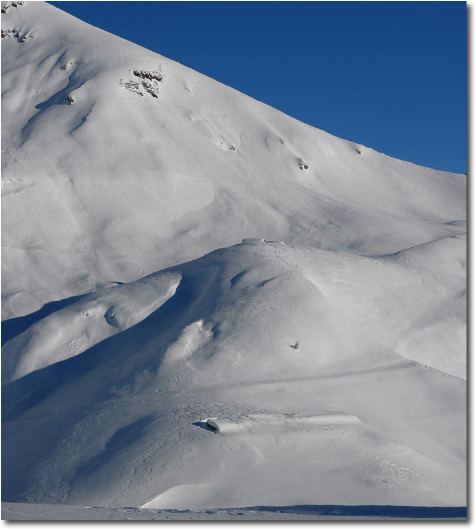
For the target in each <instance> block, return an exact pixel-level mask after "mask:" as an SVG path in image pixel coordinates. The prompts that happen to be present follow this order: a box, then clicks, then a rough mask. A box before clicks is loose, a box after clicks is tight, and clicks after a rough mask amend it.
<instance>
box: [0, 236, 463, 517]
mask: <svg viewBox="0 0 476 529" xmlns="http://www.w3.org/2000/svg"><path fill="white" fill-rule="evenodd" d="M430 248H431V247H430ZM415 252H417V253H418V259H415V260H413V255H414V254H415ZM423 253H424V252H422V251H421V250H414V251H413V252H412V251H410V252H409V255H405V257H402V256H393V255H392V256H387V257H379V258H365V257H359V256H355V255H353V254H349V253H342V252H332V251H324V250H316V249H312V248H297V247H296V248H294V247H290V246H288V245H285V244H282V243H280V242H266V241H264V240H262V239H261V240H259V239H254V240H249V239H248V240H246V241H245V242H244V243H243V244H239V245H235V246H232V247H230V248H225V249H221V250H217V251H215V252H212V253H211V254H208V255H206V256H204V257H202V258H200V259H198V260H196V261H191V262H189V263H185V264H183V265H179V266H177V267H173V268H171V269H168V270H165V271H162V272H159V273H157V274H152V275H151V276H149V277H147V278H145V279H144V280H142V281H139V282H133V283H131V284H127V285H119V286H117V287H113V288H109V289H105V290H102V291H98V292H96V293H94V294H92V295H90V296H87V297H84V298H81V299H80V300H78V301H76V303H74V304H72V305H70V306H68V307H67V308H65V309H61V310H59V311H57V312H54V313H52V314H51V315H49V316H47V317H46V318H44V320H40V321H38V322H37V323H36V324H34V325H33V326H32V327H31V328H30V329H29V330H27V331H25V332H24V333H23V335H26V336H30V335H33V332H32V330H33V329H37V330H36V331H35V334H37V335H38V336H39V337H43V339H44V342H43V343H44V345H45V349H44V350H45V357H47V353H49V352H50V351H55V350H58V351H64V350H65V349H66V350H67V348H65V347H59V346H58V347H57V349H55V347H56V346H55V344H54V343H50V344H49V343H48V341H47V340H48V338H50V339H51V342H53V341H54V339H55V334H54V333H52V332H50V331H49V329H50V328H51V327H52V326H53V325H54V326H57V327H59V328H62V325H61V323H62V322H64V324H65V326H66V325H67V324H68V322H69V327H70V329H68V331H66V330H63V331H62V333H64V334H62V338H63V341H62V343H66V341H68V342H69V343H71V342H74V340H75V339H77V336H78V335H80V333H82V332H84V331H85V330H86V329H90V331H91V333H92V332H93V331H94V332H97V333H99V332H101V333H103V334H100V336H101V339H102V341H101V342H99V343H96V342H97V340H96V341H91V342H90V343H89V344H87V345H85V348H84V350H83V351H82V352H81V354H77V355H76V356H73V354H72V353H71V352H70V351H69V352H68V356H69V358H64V359H62V361H60V362H58V360H60V358H55V357H51V359H50V362H49V364H50V365H48V366H44V367H43V368H41V369H40V367H42V366H36V370H35V371H33V370H32V369H30V373H29V374H28V375H26V374H24V375H23V376H21V372H18V371H17V375H16V377H14V378H16V380H14V381H12V382H10V383H7V384H4V386H3V391H4V395H3V403H4V411H3V415H4V421H5V423H4V449H3V453H4V454H5V459H4V462H3V469H4V498H5V500H7V501H35V502H49V503H57V502H59V503H67V504H75V505H97V506H109V507H112V506H121V505H122V506H124V505H129V506H137V507H141V506H146V507H150V508H164V509H165V508H167V509H177V508H182V509H184V508H187V509H195V510H196V509H202V508H205V507H207V508H208V507H215V508H219V507H222V508H225V507H240V506H241V507H243V506H251V505H256V504H260V505H297V504H342V503H345V504H360V505H368V504H381V505H388V504H398V505H430V504H432V505H463V504H464V502H465V500H464V497H465V441H464V439H465V437H464V436H463V435H461V432H463V431H464V428H465V411H464V408H465V407H464V402H465V382H464V380H463V379H461V378H459V377H460V376H464V373H462V372H461V371H462V369H461V366H462V365H464V362H463V352H462V351H460V349H459V347H460V346H459V344H454V346H453V347H446V348H440V349H435V350H432V351H430V349H427V350H426V354H427V356H428V358H426V360H427V361H426V362H425V364H426V365H422V364H420V363H418V362H417V361H415V360H414V359H413V358H412V350H411V348H409V349H408V350H406V351H405V356H402V355H400V354H399V353H398V352H397V351H396V349H395V347H394V345H395V344H399V343H401V342H402V340H403V339H404V338H405V337H406V336H407V333H408V329H411V328H412V326H413V325H414V323H415V322H416V321H419V320H421V319H426V320H427V322H428V325H431V321H432V318H435V322H438V321H440V320H439V318H440V317H441V314H440V313H439V312H438V310H436V309H437V308H438V307H439V306H441V305H443V304H445V303H452V304H453V305H454V306H457V307H459V312H458V311H455V313H454V315H453V317H450V316H448V317H447V318H446V319H445V325H446V326H447V328H448V329H452V332H453V333H454V334H455V336H456V335H458V336H459V335H460V334H461V333H462V332H463V331H462V328H463V323H462V321H461V318H462V317H463V311H462V304H463V302H464V301H463V300H462V299H461V298H460V297H458V296H456V295H455V292H457V291H458V288H464V277H463V275H458V274H457V273H454V274H447V275H443V276H442V278H439V279H437V278H435V276H434V272H433V271H432V270H431V267H432V266H433V261H432V260H430V263H426V262H425V259H424V256H423ZM410 256H412V258H411V259H410ZM460 257H461V256H459V255H457V253H455V255H454V259H455V262H459V259H460ZM450 261H451V259H450V258H448V260H447V263H446V264H447V267H448V269H449V268H450ZM457 269H458V265H455V266H454V267H453V270H454V272H456V271H457ZM157 281H159V283H157ZM455 287H458V288H455ZM173 292H174V294H173V295H171V294H172V293H173ZM113 299H114V302H112V300H113ZM157 300H161V301H160V302H157ZM154 303H155V305H154ZM160 303H162V304H161V305H160ZM109 306H114V311H113V312H114V314H112V313H110V312H109V311H106V309H107V307H109ZM144 306H147V307H148V308H147V310H146V311H145V312H144V313H143V314H142V316H141V317H139V316H137V312H138V310H139V311H140V310H143V307H144ZM96 307H100V310H99V309H97V310H96ZM152 307H153V308H152ZM85 310H88V311H90V312H91V315H90V316H89V317H88V318H86V319H85V318H84V311H85ZM95 311H96V312H95ZM96 313H97V319H95V316H94V314H96ZM131 314H133V315H134V318H135V321H136V323H135V324H134V321H131V320H127V317H126V316H130V315H131ZM148 314H149V315H148ZM402 314H404V315H405V316H404V317H402ZM74 315H75V316H74ZM81 315H82V316H81ZM147 315H148V317H146V316H147ZM75 318H77V320H76V319H75ZM81 318H82V319H81ZM107 318H109V319H110V321H109V322H108V321H106V319H107ZM75 321H80V322H81V325H76V326H75V324H73V322H75ZM84 321H88V322H91V323H90V326H88V327H86V326H83V323H82V322H84ZM124 321H127V323H123V322H124ZM106 329H107V330H108V331H109V333H110V334H108V333H107V332H106ZM23 335H20V336H18V337H17V338H15V339H13V340H11V341H10V342H9V343H7V348H6V351H7V352H10V351H11V350H16V351H23V353H22V354H24V355H26V358H27V359H29V358H32V357H34V351H38V348H34V347H33V342H30V343H31V344H32V345H31V346H30V347H27V346H25V347H24V349H20V348H13V344H14V343H16V342H17V341H20V340H21V337H22V336H23ZM460 340H464V338H463V337H460ZM297 342H298V347H294V345H295V344H296V343H297ZM37 343H41V342H40V338H38V341H37ZM58 343H59V342H58ZM94 343H96V345H93V344H94ZM10 344H11V345H10ZM432 345H433V344H432ZM10 347H11V349H10ZM430 353H432V354H430ZM53 361H56V362H57V363H52V362H53ZM26 362H27V360H25V361H23V360H22V357H21V354H20V358H18V360H17V364H18V365H25V364H26ZM433 364H434V365H433ZM443 366H445V367H446V368H447V369H446V370H443V369H442V368H443ZM435 367H436V369H435ZM455 375H457V376H455ZM52 410H54V413H51V411H52ZM207 419H208V420H207Z"/></svg>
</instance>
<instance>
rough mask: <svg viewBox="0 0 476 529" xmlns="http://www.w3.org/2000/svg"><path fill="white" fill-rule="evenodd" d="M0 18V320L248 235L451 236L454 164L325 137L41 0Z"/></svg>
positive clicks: (377, 243)
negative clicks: (449, 168)
mask: <svg viewBox="0 0 476 529" xmlns="http://www.w3.org/2000/svg"><path fill="white" fill-rule="evenodd" d="M7 4H8V3H7ZM91 9H94V7H93V4H91ZM131 9H137V8H136V7H132V6H131ZM158 23H159V24H160V23H166V22H165V21H158ZM13 30H16V32H14V31H13ZM2 31H4V32H5V33H4V34H7V36H6V37H5V38H3V39H2V127H3V141H2V164H3V168H2V178H3V181H2V183H3V216H2V221H3V241H2V244H3V267H2V268H3V319H8V318H12V317H15V316H23V315H25V314H30V313H31V312H34V311H35V310H38V309H39V308H41V306H42V305H44V304H45V303H47V302H51V301H55V300H61V299H65V298H69V297H71V296H75V295H80V294H84V293H87V292H90V291H91V290H94V289H95V288H96V287H97V286H98V285H99V286H101V285H103V284H105V283H108V282H111V281H112V282H114V281H121V282H129V281H132V280H135V279H138V278H139V277H142V276H144V275H146V274H149V273H153V272H155V271H156V270H159V269H162V268H165V267H168V266H173V265H176V264H179V263H181V262H184V261H187V260H190V259H194V258H197V257H200V256H202V255H204V254H205V253H207V252H209V251H212V250H215V249H216V248H220V247H225V246H229V245H231V244H236V243H238V242H240V241H241V239H242V238H244V237H264V238H267V239H271V240H273V239H274V240H283V241H286V242H288V243H291V244H302V245H305V246H311V247H313V248H324V249H337V250H341V249H344V250H346V251H351V252H355V253H359V254H365V255H375V254H387V253H391V252H396V251H399V250H403V249H405V248H408V247H411V246H415V245H417V244H422V243H427V242H429V241H433V240H435V239H437V238H442V237H447V236H451V235H459V234H460V233H461V232H462V229H461V226H460V225H459V224H455V223H454V221H463V220H464V219H465V177H464V176H463V175H455V174H450V173H444V172H438V171H434V170H430V169H426V168H423V167H417V166H415V165H413V164H410V163H406V162H402V161H398V160H395V159H392V158H389V157H387V156H385V155H382V154H379V153H377V152H375V151H373V150H372V149H369V148H367V147H364V146H361V145H356V144H354V143H351V142H348V141H344V140H340V139H338V138H335V137H333V136H331V135H329V134H326V133H325V132H322V131H320V130H317V129H314V128H312V127H310V126H308V125H305V124H303V123H300V122H298V121H296V120H294V119H292V118H290V117H288V116H286V115H284V114H282V113H281V112H278V111H277V110H275V109H273V108H270V107H268V106H266V105H264V104H262V103H259V102H257V101H255V100H253V99H251V98H249V97H247V96H245V95H243V94H240V93H238V92H236V91H235V90H233V89H231V88H228V87H226V86H223V85H221V84H220V83H217V82H215V81H213V80H211V79H209V78H207V77H205V76H203V75H200V74H199V73H197V72H194V71H192V70H190V69H188V68H186V67H184V66H182V65H180V64H177V63H175V62H173V61H170V60H168V59H166V58H165V57H162V56H160V55H157V54H156V53H153V52H150V51H148V50H145V49H143V48H141V47H139V46H136V45H134V44H132V43H130V42H126V41H124V40H122V39H120V38H118V37H116V36H113V35H110V34H108V33H106V32H104V31H101V30H99V29H96V28H94V27H91V26H89V25H87V24H85V23H83V22H81V21H79V20H77V19H75V18H74V17H72V16H70V15H68V14H66V13H63V12H61V11H59V10H58V9H56V8H54V7H52V6H50V5H48V4H44V3H41V2H25V3H23V4H22V5H19V6H18V7H10V8H9V9H8V10H7V12H6V13H5V14H3V16H2ZM8 31H11V33H6V32H8ZM14 35H19V37H18V38H15V37H14ZM24 38H26V40H23V39H24ZM134 72H135V73H134ZM283 74H284V75H285V72H279V73H278V72H277V76H276V80H275V82H279V76H280V75H283ZM147 76H149V77H150V79H148V78H147ZM158 79H161V80H158ZM143 83H145V87H146V88H147V90H149V91H147V90H146V88H144V85H143ZM152 94H153V95H152ZM155 96H156V97H155ZM71 102H72V104H70V103H71ZM356 104H358V102H356ZM233 149H234V150H233ZM303 164H307V169H305V167H306V165H303ZM301 167H302V168H301Z"/></svg>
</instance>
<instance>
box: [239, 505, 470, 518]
mask: <svg viewBox="0 0 476 529" xmlns="http://www.w3.org/2000/svg"><path fill="white" fill-rule="evenodd" d="M248 509H249V510H254V511H261V512H262V511H268V512H279V513H287V514H309V515H316V514H319V515H323V516H362V518H365V517H366V516H378V517H390V518H466V516H467V512H466V507H414V506H407V505H289V506H282V507H275V506H270V507H268V506H258V507H247V510H248Z"/></svg>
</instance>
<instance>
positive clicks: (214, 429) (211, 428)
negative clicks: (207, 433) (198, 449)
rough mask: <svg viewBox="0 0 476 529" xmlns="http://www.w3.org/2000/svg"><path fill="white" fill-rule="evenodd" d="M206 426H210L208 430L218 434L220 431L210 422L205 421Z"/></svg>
mask: <svg viewBox="0 0 476 529" xmlns="http://www.w3.org/2000/svg"><path fill="white" fill-rule="evenodd" d="M205 424H206V425H207V426H208V428H210V430H211V431H212V432H216V431H217V430H218V428H215V426H213V424H211V423H209V422H208V421H205Z"/></svg>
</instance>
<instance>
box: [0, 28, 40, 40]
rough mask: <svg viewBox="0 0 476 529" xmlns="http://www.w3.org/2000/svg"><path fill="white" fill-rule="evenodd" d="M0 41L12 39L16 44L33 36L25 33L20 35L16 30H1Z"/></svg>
mask: <svg viewBox="0 0 476 529" xmlns="http://www.w3.org/2000/svg"><path fill="white" fill-rule="evenodd" d="M1 35H2V39H4V38H6V37H13V38H14V39H16V40H17V42H25V41H26V40H28V39H32V38H33V35H31V34H29V33H28V32H27V33H23V34H22V33H21V32H20V30H18V29H2V31H1Z"/></svg>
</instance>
